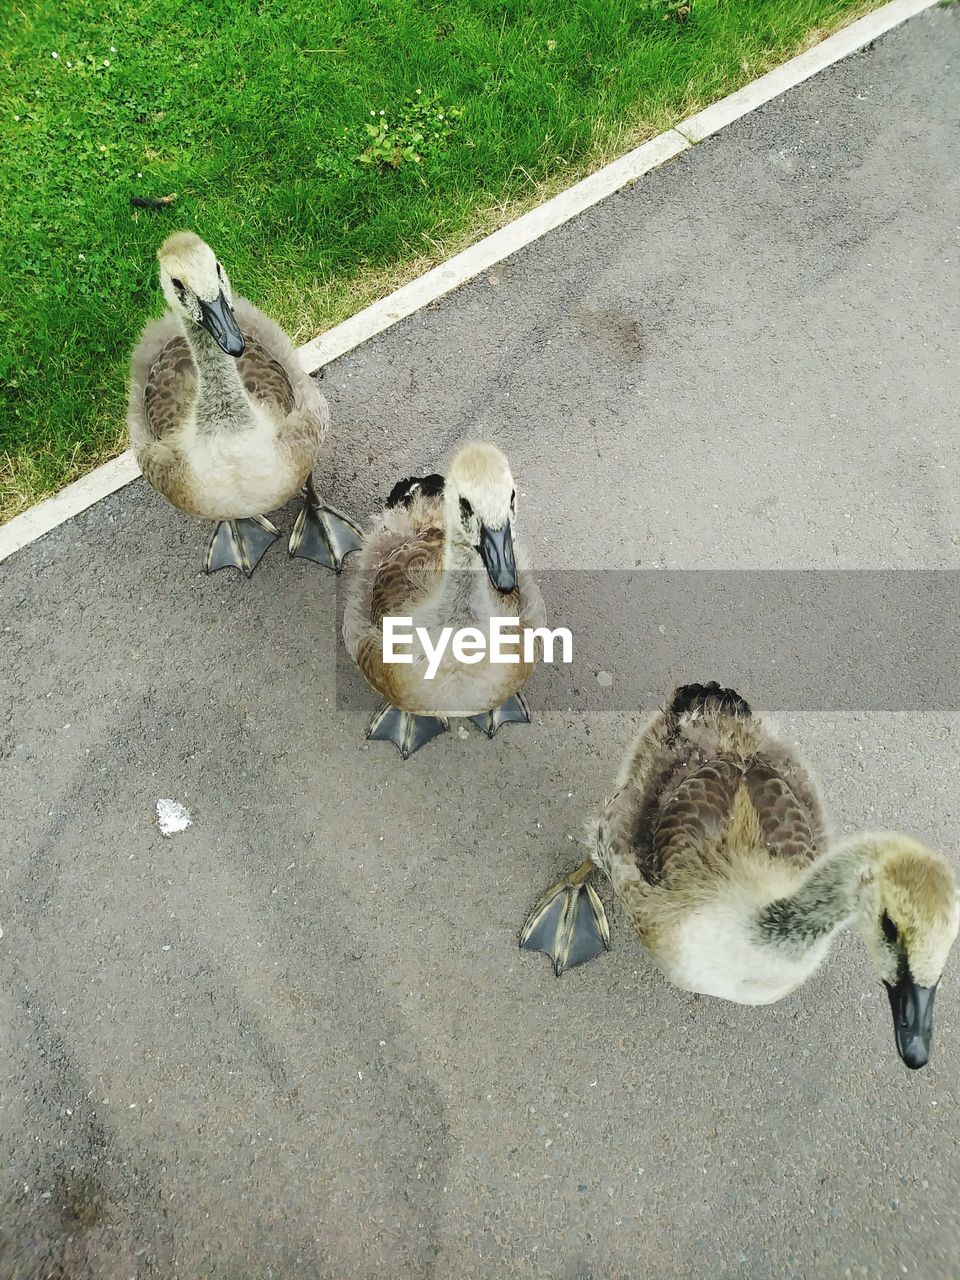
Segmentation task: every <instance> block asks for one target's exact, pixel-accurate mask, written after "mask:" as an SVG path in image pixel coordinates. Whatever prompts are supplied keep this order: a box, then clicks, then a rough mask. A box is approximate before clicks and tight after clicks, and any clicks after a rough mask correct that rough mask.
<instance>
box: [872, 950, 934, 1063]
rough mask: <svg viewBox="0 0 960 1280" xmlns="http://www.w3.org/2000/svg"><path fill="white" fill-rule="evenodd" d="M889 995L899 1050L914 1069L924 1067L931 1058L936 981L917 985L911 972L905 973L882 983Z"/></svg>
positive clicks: (904, 1059)
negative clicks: (893, 979) (926, 984)
mask: <svg viewBox="0 0 960 1280" xmlns="http://www.w3.org/2000/svg"><path fill="white" fill-rule="evenodd" d="M883 985H884V986H885V987H886V988H887V995H888V996H889V997H890V1008H891V1009H892V1010H893V1029H894V1031H895V1032H896V1036H897V1053H899V1055H900V1057H901V1058H902V1059H903V1061H904V1062H905V1063H906V1064H907V1066H908V1067H909V1068H910V1069H911V1071H916V1070H917V1068H918V1067H925V1066H926V1065H927V1062H928V1061H929V1060H930V1041H931V1039H932V1038H933V997H934V996H935V995H936V994H937V984H936V983H934V984H933V986H932V987H918V986H917V984H916V983H915V982H914V980H913V978H911V976H910V974H909V973H907V974H904V976H903V977H902V978H900V980H899V981H898V982H897V983H896V984H894V985H891V984H890V983H889V982H885V983H884V984H883Z"/></svg>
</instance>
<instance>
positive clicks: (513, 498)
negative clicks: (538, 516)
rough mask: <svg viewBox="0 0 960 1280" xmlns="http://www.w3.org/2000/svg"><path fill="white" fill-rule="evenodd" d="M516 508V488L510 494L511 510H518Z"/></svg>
mask: <svg viewBox="0 0 960 1280" xmlns="http://www.w3.org/2000/svg"><path fill="white" fill-rule="evenodd" d="M516 509H517V491H516V489H514V491H513V493H511V495H510V510H511V511H516Z"/></svg>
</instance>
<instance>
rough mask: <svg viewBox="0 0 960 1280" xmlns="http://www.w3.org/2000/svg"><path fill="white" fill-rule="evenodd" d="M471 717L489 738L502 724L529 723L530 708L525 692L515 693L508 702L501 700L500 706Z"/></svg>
mask: <svg viewBox="0 0 960 1280" xmlns="http://www.w3.org/2000/svg"><path fill="white" fill-rule="evenodd" d="M470 719H471V720H472V721H473V723H474V724H475V725H476V726H477V728H478V729H482V730H483V732H484V733H485V734H486V735H487V737H488V738H492V737H493V735H494V734H495V733H496V732H497V730H498V729H499V728H500V726H501V725H502V724H529V723H530V708H529V707H528V706H527V700H526V698H525V697H524V696H523V694H522V693H515V694H514V695H513V697H512V698H508V699H507V700H506V702H501V703H500V706H499V707H494V708H493V710H492V711H485V712H484V713H483V715H479V716H471V717H470Z"/></svg>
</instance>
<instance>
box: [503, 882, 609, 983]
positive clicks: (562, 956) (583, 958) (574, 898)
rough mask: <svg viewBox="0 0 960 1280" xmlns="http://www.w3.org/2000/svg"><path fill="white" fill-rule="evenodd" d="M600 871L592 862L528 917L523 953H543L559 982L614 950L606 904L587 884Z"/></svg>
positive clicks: (522, 938)
mask: <svg viewBox="0 0 960 1280" xmlns="http://www.w3.org/2000/svg"><path fill="white" fill-rule="evenodd" d="M595 870H596V864H595V863H594V861H593V859H592V858H587V860H586V862H582V863H581V864H580V866H579V867H577V869H576V871H571V873H570V874H569V875H568V876H564V878H563V879H562V880H561V881H560V883H559V884H555V885H554V886H553V887H552V888H551V889H548V890H547V892H546V893H545V894H544V895H543V896H542V897H541V898H540V900H539V901H538V903H537V905H536V906H535V907H534V908H533V910H532V911H531V912H530V914H529V916H527V922H526V924H525V925H524V926H523V930H522V932H521V934H520V948H521V950H523V951H542V952H543V953H544V954H545V955H548V956H549V957H550V959H551V960H552V961H553V966H554V969H555V970H556V974H557V977H558V978H559V977H560V975H561V973H563V971H564V969H572V968H573V967H574V966H575V965H578V964H586V962H587V961H588V960H592V959H593V957H594V956H599V955H601V954H602V953H603V952H604V951H609V949H610V926H609V924H608V923H607V913H606V912H605V911H604V909H603V903H602V902H601V901H600V898H599V897H598V895H597V891H596V890H595V889H594V888H593V886H592V885H590V884H588V883H587V880H588V877H589V876H590V874H591V873H592V872H593V871H595Z"/></svg>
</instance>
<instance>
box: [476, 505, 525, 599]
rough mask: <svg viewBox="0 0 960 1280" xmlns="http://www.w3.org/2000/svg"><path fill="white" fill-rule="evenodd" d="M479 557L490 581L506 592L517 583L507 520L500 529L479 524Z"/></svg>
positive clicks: (511, 538) (515, 563)
mask: <svg viewBox="0 0 960 1280" xmlns="http://www.w3.org/2000/svg"><path fill="white" fill-rule="evenodd" d="M477 550H478V551H479V552H480V558H481V560H482V561H483V563H484V564H485V565H486V569H487V573H488V574H489V575H490V581H491V582H492V583H493V585H494V586H495V587H496V588H497V590H498V591H502V592H503V593H504V594H506V593H507V592H508V591H513V590H515V588H516V585H517V562H516V560H514V558H513V534H512V533H511V532H510V524H509V521H508V522H507V523H506V524H505V525H504V526H503V528H502V529H488V528H487V526H486V525H485V524H482V525H481V526H480V545H479V547H477Z"/></svg>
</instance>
